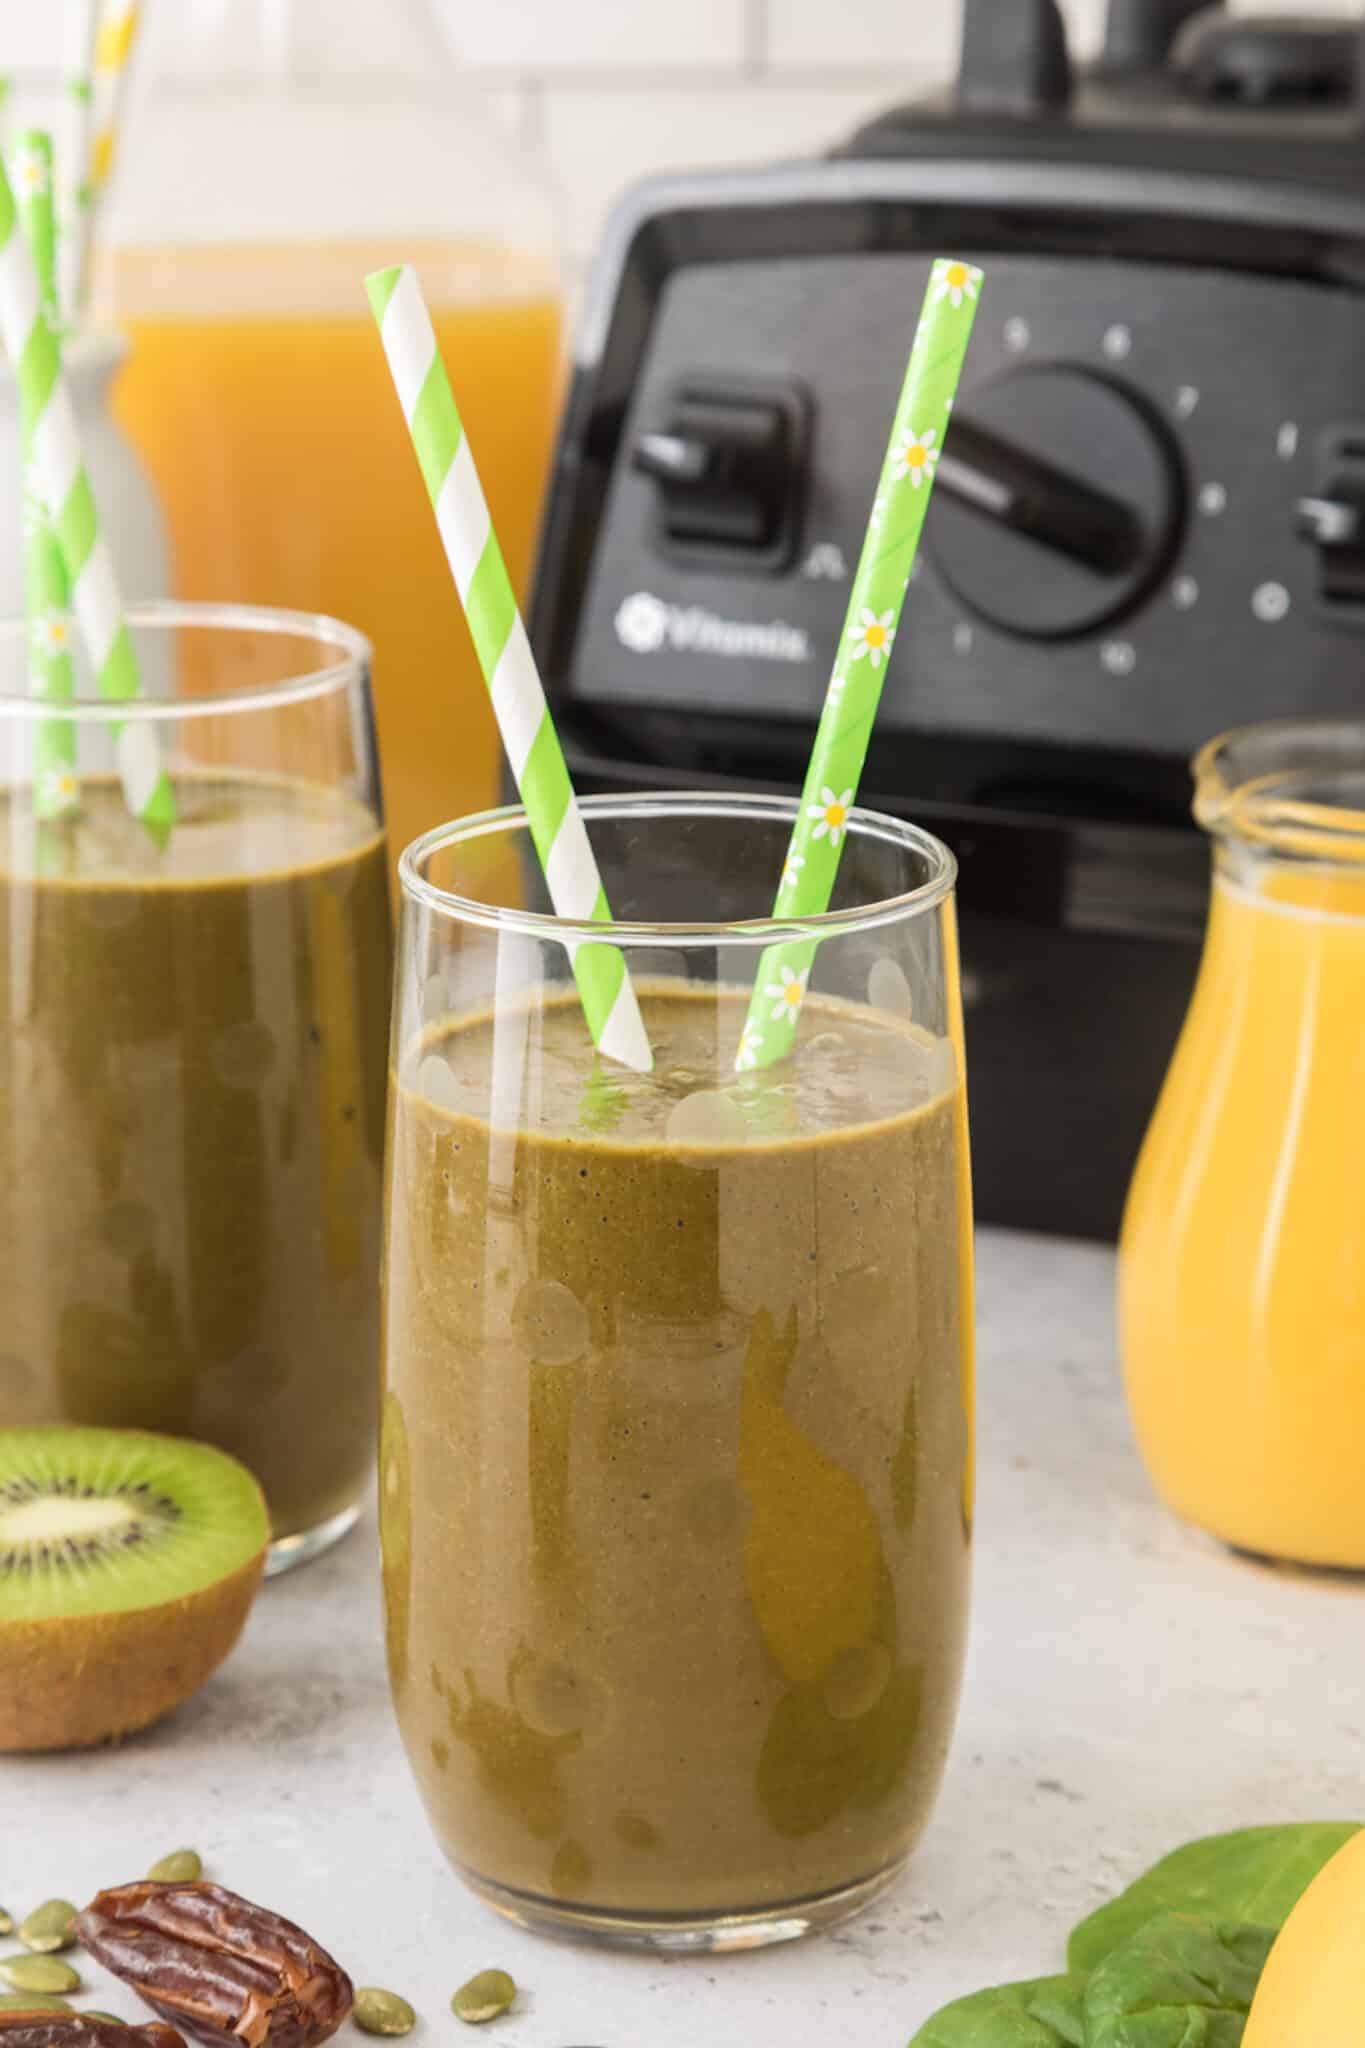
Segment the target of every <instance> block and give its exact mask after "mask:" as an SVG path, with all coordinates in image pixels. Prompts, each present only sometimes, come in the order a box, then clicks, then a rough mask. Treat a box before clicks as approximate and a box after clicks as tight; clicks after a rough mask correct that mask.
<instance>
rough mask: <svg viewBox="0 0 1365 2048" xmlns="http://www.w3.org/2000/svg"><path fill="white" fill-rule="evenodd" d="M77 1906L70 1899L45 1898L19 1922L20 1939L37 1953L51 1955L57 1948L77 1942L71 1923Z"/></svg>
mask: <svg viewBox="0 0 1365 2048" xmlns="http://www.w3.org/2000/svg"><path fill="white" fill-rule="evenodd" d="M75 1917H76V1908H75V1907H74V1906H73V1905H72V1903H71V1901H70V1899H45V1900H44V1902H43V1904H42V1905H41V1906H35V1907H34V1908H33V1911H32V1912H31V1913H29V1914H28V1915H27V1916H26V1917H25V1918H24V1919H23V1920H21V1921H20V1922H19V1939H20V1941H22V1943H23V1944H24V1947H25V1948H27V1949H32V1950H33V1952H34V1954H35V1955H40V1956H47V1955H51V1954H52V1952H53V1951H54V1950H55V1949H59V1948H70V1947H72V1945H73V1944H74V1942H75V1939H76V1937H75V1935H74V1934H73V1933H72V1932H71V1923H72V1921H73V1920H74V1919H75Z"/></svg>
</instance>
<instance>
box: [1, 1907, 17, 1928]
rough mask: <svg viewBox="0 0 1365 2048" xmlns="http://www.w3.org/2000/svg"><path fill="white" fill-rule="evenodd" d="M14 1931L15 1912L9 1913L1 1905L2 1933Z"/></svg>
mask: <svg viewBox="0 0 1365 2048" xmlns="http://www.w3.org/2000/svg"><path fill="white" fill-rule="evenodd" d="M13 1932H14V1915H13V1913H7V1912H6V1911H5V1909H4V1907H3V1906H0V1934H13Z"/></svg>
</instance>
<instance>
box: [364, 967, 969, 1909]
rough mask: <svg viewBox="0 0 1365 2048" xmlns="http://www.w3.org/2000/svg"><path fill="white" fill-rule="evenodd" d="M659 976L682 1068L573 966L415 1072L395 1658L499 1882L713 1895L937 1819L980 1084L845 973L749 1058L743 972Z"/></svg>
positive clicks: (431, 1797)
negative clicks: (543, 997)
mask: <svg viewBox="0 0 1365 2048" xmlns="http://www.w3.org/2000/svg"><path fill="white" fill-rule="evenodd" d="M639 988H640V994H641V999H642V1003H643V1006H644V1015H645V1019H646V1023H647V1026H648V1030H649V1035H650V1039H651V1042H652V1044H653V1045H654V1047H655V1049H656V1056H657V1061H658V1068H657V1071H656V1073H655V1074H654V1075H652V1076H639V1075H632V1074H628V1073H626V1072H624V1070H620V1069H617V1068H613V1067H609V1066H606V1065H604V1064H603V1063H602V1062H600V1061H598V1060H597V1059H596V1058H595V1056H594V1055H593V1053H592V1050H591V1047H590V1046H589V1045H588V1042H587V1039H586V1034H585V1032H584V1028H583V1022H582V1018H581V1015H580V1013H579V1010H578V1008H577V1005H576V1003H575V1002H574V1001H573V999H572V998H568V999H565V1000H562V1001H561V1000H557V999H556V1000H552V1001H550V1002H549V1003H548V1004H546V1005H545V1006H544V1007H543V1008H540V1009H528V1010H526V1011H525V1012H521V1013H515V1012H514V1013H512V1014H511V1015H506V1014H505V1015H504V1016H503V1017H502V1018H501V1019H500V1023H499V1029H498V1032H497V1034H496V1035H495V1033H494V1030H493V1028H492V1025H491V1022H490V1020H489V1019H488V1018H487V1017H479V1018H472V1019H468V1020H465V1021H462V1022H453V1023H446V1024H437V1025H434V1026H432V1027H431V1028H430V1029H429V1031H428V1032H427V1035H426V1036H425V1038H424V1039H423V1040H422V1041H421V1043H420V1045H418V1046H416V1047H415V1048H411V1049H410V1050H409V1053H408V1055H407V1056H406V1057H405V1061H404V1071H403V1074H402V1077H401V1080H398V1079H396V1080H395V1081H394V1083H393V1085H392V1087H391V1096H390V1099H391V1104H392V1110H391V1114H392V1133H391V1153H390V1174H391V1187H390V1211H389V1214H390V1221H389V1243H388V1255H387V1281H386V1303H385V1352H386V1365H385V1386H386V1394H385V1408H384V1421H383V1452H382V1465H381V1498H382V1503H383V1537H384V1550H385V1576H386V1592H387V1612H388V1624H389V1660H390V1670H391V1677H392V1681H393V1686H394V1693H395V1698H396V1702H397V1706H398V1712H399V1718H400V1722H401V1725H402V1729H403V1734H404V1738H405V1741H406V1743H407V1747H408V1750H409V1753H410V1755H411V1757H412V1760H413V1764H414V1767H415V1770H416V1774H417V1777H418V1781H419V1784H420V1787H421V1790H422V1794H423V1797H424V1799H425V1802H426V1805H427V1807H428V1809H429V1811H430V1814H431V1816H432V1819H433V1822H434V1825H435V1827H436V1830H437V1833H438V1835H439V1837H440V1839H441V1841H442V1843H443V1845H444V1847H445V1849H446V1851H447V1853H448V1854H449V1855H450V1857H451V1858H452V1860H453V1861H454V1862H455V1863H457V1864H458V1865H459V1866H460V1867H461V1868H462V1869H463V1870H464V1871H466V1872H467V1873H468V1874H469V1875H470V1876H471V1877H472V1879H473V1880H474V1881H475V1882H476V1883H482V1884H483V1885H485V1886H489V1887H493V1888H495V1889H498V1890H500V1891H502V1892H504V1893H513V1894H523V1895H526V1896H528V1897H530V1898H534V1899H539V1900H548V1901H551V1902H554V1901H559V1902H563V1903H564V1904H566V1905H570V1906H575V1907H583V1908H587V1909H597V1910H604V1911H609V1912H615V1913H619V1914H621V1915H624V1916H631V1915H636V1916H640V1917H642V1918H645V1919H648V1918H649V1916H651V1915H662V1916H668V1915H673V1916H684V1917H685V1916H688V1915H694V1916H696V1917H697V1918H699V1919H700V1918H704V1917H706V1916H709V1915H712V1914H716V1913H726V1912H731V1913H752V1912H756V1911H761V1910H763V1909H766V1908H769V1907H773V1906H777V1905H780V1904H782V1903H783V1902H795V1901H800V1900H805V1899H811V1898H814V1897H816V1896H819V1895H822V1894H827V1893H833V1892H836V1891H840V1890H843V1889H845V1888H849V1887H856V1886H859V1885H861V1884H863V1883H865V1882H869V1881H872V1880H875V1879H876V1878H877V1877H878V1876H880V1875H881V1874H882V1873H883V1872H885V1871H886V1870H887V1869H888V1868H891V1867H894V1866H895V1864H896V1863H897V1862H898V1861H899V1860H900V1859H901V1858H902V1857H903V1856H904V1855H905V1853H906V1852H907V1850H908V1849H909V1847H910V1845H911V1843H912V1842H913V1840H914V1839H915V1837H916V1835H917V1834H918V1832H919V1830H920V1828H921V1826H922V1825H923V1822H924V1820H925V1818H926V1816H927V1814H928V1810H929V1807H930V1804H931V1801H932V1798H933V1795H934V1792H935V1789H936V1786H937V1783H938V1779H939V1775H940V1772H941V1770H942V1767H943V1762H944V1757H945V1754H946V1751H947V1746H948V1740H949V1733H950V1729H951V1726H952V1721H953V1714H954V1708H955V1703H956V1695H957V1689H958V1681H959V1673H960V1666H961V1660H962V1652H963V1640H964V1631H965V1616H966V1602H967V1550H968V1533H969V1532H968V1521H969V1501H970V1484H969V1468H970V1404H971V1334H970V1331H971V1325H970V1246H969V1224H968V1215H969V1201H968V1192H967V1159H966V1151H965V1117H964V1110H963V1099H962V1093H961V1088H960V1085H959V1083H958V1080H957V1071H958V1069H957V1062H956V1059H955V1056H954V1054H953V1051H952V1048H951V1047H950V1046H949V1045H948V1044H946V1043H945V1042H943V1041H937V1040H934V1039H931V1038H929V1037H928V1036H927V1035H926V1034H924V1033H922V1032H920V1031H917V1030H916V1029H915V1028H914V1027H913V1026H911V1025H908V1024H902V1023H901V1022H899V1021H898V1020H896V1019H894V1018H892V1017H890V1016H888V1015H886V1014H884V1013H881V1012H877V1011H873V1010H869V1009H866V1008H860V1007H857V1006H854V1005H851V1004H845V1003H841V1002H837V1001H832V1000H830V1001H826V1000H824V999H822V998H811V999H810V1000H809V1001H808V1003H807V1005H806V1010H805V1013H804V1016H803V1020H802V1039H801V1042H800V1045H799V1047H798V1051H797V1054H796V1056H795V1057H794V1058H793V1059H791V1060H789V1061H787V1062H785V1063H784V1064H783V1065H782V1066H780V1067H775V1068H773V1069H770V1070H768V1071H766V1072H760V1073H756V1074H750V1075H745V1076H732V1075H730V1074H729V1073H728V1071H727V1053H728V1049H730V1048H732V1047H733V1046H734V1045H735V1043H736V1042H737V1041H738V1038H739V1032H740V1026H741V1024H742V1022H743V1016H744V1009H745V1002H746V997H745V995H744V993H743V992H741V991H732V990H721V991H717V990H716V989H714V988H705V987H697V986H695V985H694V986H688V985H687V984H685V983H679V982H672V983H667V982H656V983H649V982H645V983H643V984H640V985H639ZM523 1043H524V1045H525V1050H524V1053H523V1051H522V1046H523ZM718 1076H719V1077H720V1078H717V1077H718ZM490 1104H494V1105H496V1108H495V1111H494V1113H493V1115H492V1117H491V1118H490V1114H489V1105H490Z"/></svg>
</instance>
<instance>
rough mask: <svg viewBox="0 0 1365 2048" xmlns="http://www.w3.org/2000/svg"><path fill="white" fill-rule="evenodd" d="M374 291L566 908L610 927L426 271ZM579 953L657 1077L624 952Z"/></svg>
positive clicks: (612, 1015)
mask: <svg viewBox="0 0 1365 2048" xmlns="http://www.w3.org/2000/svg"><path fill="white" fill-rule="evenodd" d="M365 289H366V291H367V292H368V293H369V297H370V305H371V307H372V308H373V310H374V317H375V320H376V321H377V323H378V326H379V333H380V338H381V340H382V342H383V345H384V353H385V355H386V356H387V358H388V364H389V370H390V372H391V374H392V376H393V381H394V388H395V389H396V391H397V393H398V399H399V403H400V404H401V406H402V408H403V417H404V419H405V420H406V421H407V424H408V431H409V432H410V434H411V435H412V442H413V448H414V450H415V451H416V455H417V460H418V463H419V465H420V467H421V471H422V476H423V479H424V481H425V483H426V487H427V491H428V494H429V495H430V498H431V503H432V509H433V510H434V512H435V514H436V524H437V527H438V529H439V531H440V535H441V541H442V544H443V545H444V547H445V552H446V560H447V561H448V562H449V564H450V569H451V574H452V575H453V576H454V578H455V587H456V589H457V590H458V591H459V593H460V601H461V603H462V604H463V605H464V608H465V616H466V617H467V619H468V621H469V630H470V634H471V635H472V637H473V641H474V648H475V652H476V653H477V655H478V658H479V666H480V668H481V669H482V670H483V678H484V681H485V682H486V683H487V685H488V693H489V696H490V697H491V698H492V700H493V713H494V716H495V717H496V719H497V722H498V730H499V732H500V733H501V735H502V742H503V746H504V747H505V748H506V750H507V758H508V761H509V763H510V765H511V769H512V774H513V777H514V778H515V781H516V785H517V788H518V790H519V791H520V792H521V800H522V803H523V804H524V806H525V809H526V817H527V822H528V823H529V825H530V828H531V837H532V839H533V841H534V843H535V849H536V853H537V855H538V857H539V859H540V865H541V868H542V869H543V871H544V875H545V882H546V886H547V888H548V889H549V892H550V901H551V903H552V904H553V905H554V908H555V914H556V915H557V916H559V917H564V918H572V919H575V920H577V921H580V922H587V921H588V920H593V921H595V922H596V923H599V924H600V923H604V922H609V921H610V918H611V911H610V909H609V908H608V905H607V896H606V891H605V889H604V888H603V886H602V878H601V876H600V875H599V874H598V872H597V863H596V861H595V860H594V859H593V854H592V848H591V846H590V845H589V843H588V835H587V831H586V829H585V827H584V824H583V819H582V816H581V814H580V812H579V809H578V803H577V800H576V799H575V797H574V793H573V786H572V784H571V783H570V781H569V771H568V769H567V768H566V766H565V764H564V755H563V752H562V750H561V748H560V744H559V735H558V734H557V733H556V731H555V728H554V723H553V720H552V719H551V717H550V707H549V705H548V704H547V702H546V699H545V690H544V686H543V685H542V683H541V680H540V676H539V674H538V673H537V670H536V664H535V656H534V655H533V654H532V652H531V643H530V641H529V640H528V639H527V637H526V628H525V626H524V625H523V624H522V619H521V614H520V612H519V611H518V610H517V602H516V598H515V597H514V596H513V593H512V584H511V580H510V578H509V577H508V574H507V565H506V563H505V562H504V561H503V558H502V550H501V548H500V547H499V546H498V541H497V536H496V534H495V533H494V532H493V526H492V522H491V520H490V518H489V514H488V506H487V503H486V501H485V499H484V495H483V488H482V486H481V484H480V482H479V477H478V471H477V470H476V469H475V467H474V457H473V454H472V452H471V450H470V446H469V438H468V436H467V435H466V433H465V431H464V427H463V424H462V422H461V420H460V415H459V411H458V408H457V407H456V404H455V397H454V394H453V392H452V391H451V388H450V380H449V378H448V377H447V375H446V371H445V365H444V364H443V363H442V361H441V357H440V352H439V350H438V349H437V346H436V335H435V332H434V330H433V328H432V325H431V316H430V314H429V313H428V311H427V307H426V302H425V300H424V299H423V297H422V288H421V285H420V284H419V283H418V281H417V273H416V271H415V270H414V269H413V268H412V266H411V264H406V263H405V264H402V265H400V266H398V267H396V268H394V269H391V270H377V271H375V272H374V273H373V275H372V276H370V277H367V278H366V280H365ZM570 959H571V961H572V964H573V971H574V979H575V980H576V981H577V983H578V992H579V996H580V998H581V1000H582V1004H583V1013H584V1016H585V1017H586V1018H587V1022H588V1030H589V1031H590V1033H591V1034H592V1039H593V1043H594V1044H595V1045H596V1046H597V1048H598V1050H599V1051H600V1052H602V1053H605V1054H606V1055H607V1056H608V1057H609V1058H611V1059H614V1060H619V1061H620V1062H621V1063H622V1065H624V1066H627V1067H634V1068H636V1069H637V1070H638V1071H639V1072H641V1073H648V1072H649V1070H650V1069H651V1068H652V1066H653V1064H654V1056H653V1053H652V1052H651V1051H650V1046H649V1040H648V1038H647V1036H646V1035H645V1027H644V1021H643V1019H642V1018H641V1015H640V1010H639V1005H638V1004H637V1002H636V1000H635V991H634V989H633V988H632V986H631V982H630V976H629V974H628V973H627V971H626V961H625V955H624V954H623V953H622V951H621V949H620V947H619V946H613V945H610V944H608V943H606V942H602V943H597V942H595V941H586V942H580V943H578V944H576V945H574V946H572V947H571V948H570Z"/></svg>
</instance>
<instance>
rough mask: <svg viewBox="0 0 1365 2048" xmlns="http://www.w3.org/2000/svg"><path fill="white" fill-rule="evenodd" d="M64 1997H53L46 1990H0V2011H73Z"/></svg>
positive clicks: (72, 2006) (73, 2008)
mask: <svg viewBox="0 0 1365 2048" xmlns="http://www.w3.org/2000/svg"><path fill="white" fill-rule="evenodd" d="M75 2010H76V2008H75V2006H74V2005H72V2004H70V2003H69V2001H68V2000H66V1999H65V1998H53V1997H52V1996H51V1995H50V1993H48V1992H46V1991H3V1992H0V2012H74V2011H75Z"/></svg>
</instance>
